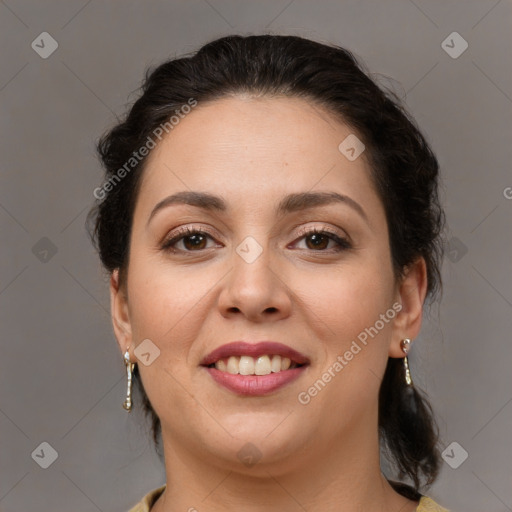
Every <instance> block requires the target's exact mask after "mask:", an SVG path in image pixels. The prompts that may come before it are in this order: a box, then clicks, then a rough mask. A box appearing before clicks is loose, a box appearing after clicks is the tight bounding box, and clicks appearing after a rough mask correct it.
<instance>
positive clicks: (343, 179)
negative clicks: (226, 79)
mask: <svg viewBox="0 0 512 512" xmlns="http://www.w3.org/2000/svg"><path fill="white" fill-rule="evenodd" d="M350 135H354V130H353V129H351V127H349V126H348V125H346V124H344V123H342V122H341V121H340V120H338V119H337V118H335V117H334V115H332V114H331V113H329V112H327V111H326V110H325V109H324V108H323V107H321V106H320V105H318V104H316V103H314V102H311V101H308V100H306V99H302V98H289V97H272V98H269V97H262V98H254V97H249V96H245V97H244V96H235V97H228V98H222V99H219V100H215V101H212V102H208V103H204V104H201V103H199V104H198V105H197V106H196V107H195V108H194V109H193V110H192V111H191V112H190V113H189V114H187V115H186V116H184V117H183V118H182V119H181V120H180V122H179V123H178V124H177V125H176V126H175V127H174V128H173V130H172V131H171V132H170V133H169V134H168V135H166V136H165V137H164V138H163V140H162V141H161V142H160V143H159V144H158V145H157V147H156V148H155V149H153V151H152V152H151V154H150V155H149V156H148V159H147V161H146V165H145V171H144V175H143V180H142V184H141V187H140V197H139V199H140V201H141V202H142V203H146V202H147V203H151V204H152V205H153V206H154V204H155V203H156V202H158V201H159V200H161V199H162V198H163V197H164V196H165V195H167V194H170V193H173V192H175V191H178V190H187V189H188V190H205V191H206V190H211V191H216V192H217V193H221V194H222V195H223V196H225V197H227V198H228V201H232V202H233V203H236V204H234V206H235V207H239V206H241V205H243V204H244V203H245V204H247V201H248V200H249V201H250V200H251V199H252V200H253V201H254V205H257V204H261V205H263V204H264V202H265V201H266V200H270V199H272V200H273V199H274V198H275V197H276V195H283V194H284V193H290V192H304V191H308V190H313V189H320V188H321V189H323V190H325V189H326V188H327V189H334V190H336V191H337V192H339V193H343V194H347V195H351V196H356V197H354V199H355V200H358V201H364V200H365V199H364V196H365V195H368V194H373V195H375V194H374V190H373V184H372V182H371V179H370V173H369V167H368V164H367V160H366V158H365V154H364V153H363V154H362V155H361V156H360V157H359V158H357V159H356V160H354V161H349V160H348V159H347V158H346V157H345V156H344V155H343V154H342V153H341V152H340V150H339V145H340V143H341V142H342V141H343V140H345V139H346V138H347V137H348V136H350ZM357 197H358V198H359V199H357ZM229 198H230V199H229ZM367 200H368V198H367V199H366V201H367ZM148 207H149V205H148Z"/></svg>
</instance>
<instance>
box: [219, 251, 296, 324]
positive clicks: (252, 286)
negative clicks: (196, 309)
mask: <svg viewBox="0 0 512 512" xmlns="http://www.w3.org/2000/svg"><path fill="white" fill-rule="evenodd" d="M223 282H224V287H223V289H222V291H221V293H220V294H219V299H218V307H219V309H220V312H221V314H222V315H223V316H224V317H226V318H230V317H234V316H243V317H245V318H246V319H247V320H250V321H252V322H268V321H277V320H282V319H283V318H286V317H287V316H289V315H290V311H291V290H290V288H289V286H288V284H287V283H286V282H285V279H284V276H283V273H282V272H279V269H277V268H275V267H274V266H273V265H272V257H271V254H270V251H269V249H268V248H264V249H263V252H262V253H261V254H260V255H259V257H258V258H257V259H256V260H255V261H252V262H248V261H246V260H245V259H244V258H243V257H241V256H240V255H239V254H238V253H237V252H236V251H233V257H232V269H231V271H230V272H229V273H228V275H227V276H226V278H225V280H224V281H223Z"/></svg>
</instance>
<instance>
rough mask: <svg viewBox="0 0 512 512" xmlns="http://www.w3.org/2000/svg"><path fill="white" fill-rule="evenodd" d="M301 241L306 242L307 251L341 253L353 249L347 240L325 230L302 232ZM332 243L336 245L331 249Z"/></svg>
mask: <svg viewBox="0 0 512 512" xmlns="http://www.w3.org/2000/svg"><path fill="white" fill-rule="evenodd" d="M300 240H305V246H306V247H305V248H306V249H309V250H311V251H317V252H331V251H333V252H339V251H343V250H346V249H350V248H351V247H352V245H351V244H350V242H349V241H348V240H347V239H346V238H343V237H340V236H339V235H337V234H336V233H331V232H330V231H327V230H325V229H323V230H318V229H311V230H309V231H305V232H302V236H301V238H300ZM330 242H333V243H334V247H329V243H330Z"/></svg>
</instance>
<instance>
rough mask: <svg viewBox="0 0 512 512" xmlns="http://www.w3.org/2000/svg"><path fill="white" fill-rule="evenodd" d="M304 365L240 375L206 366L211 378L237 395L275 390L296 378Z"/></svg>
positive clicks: (266, 392) (260, 393) (257, 394)
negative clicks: (271, 371)
mask: <svg viewBox="0 0 512 512" xmlns="http://www.w3.org/2000/svg"><path fill="white" fill-rule="evenodd" d="M305 369H306V365H303V366H299V367H298V368H293V369H292V370H283V371H280V372H276V373H269V374H268V375H240V374H235V375H234V374H231V373H228V372H221V371H220V370H217V368H206V370H207V371H208V373H209V374H210V375H211V377H212V378H213V380H215V382H217V383H218V384H220V385H221V386H224V387H225V388H227V389H229V390H230V391H233V392H234V393H237V394H239V395H247V396H261V395H266V394H268V393H271V392H272V391H276V390H277V389H279V388H282V387H283V386H285V385H286V384H289V383H290V382H292V381H294V380H295V379H297V378H298V377H299V376H300V375H301V374H302V373H303V372H304V370H305Z"/></svg>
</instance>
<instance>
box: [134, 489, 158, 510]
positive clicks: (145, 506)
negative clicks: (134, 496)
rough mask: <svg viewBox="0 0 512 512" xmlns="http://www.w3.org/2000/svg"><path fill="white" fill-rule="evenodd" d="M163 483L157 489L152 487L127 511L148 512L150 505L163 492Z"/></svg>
mask: <svg viewBox="0 0 512 512" xmlns="http://www.w3.org/2000/svg"><path fill="white" fill-rule="evenodd" d="M164 490H165V485H162V486H161V487H158V488H157V489H153V490H152V491H150V492H148V493H147V494H146V495H145V496H144V497H143V498H142V499H141V500H140V501H139V502H138V503H137V504H136V505H135V506H134V507H132V508H131V509H130V510H129V511H128V512H149V511H150V510H151V507H152V506H153V504H154V503H155V501H156V500H157V499H158V498H159V497H160V495H161V494H162V493H163V492H164Z"/></svg>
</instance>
